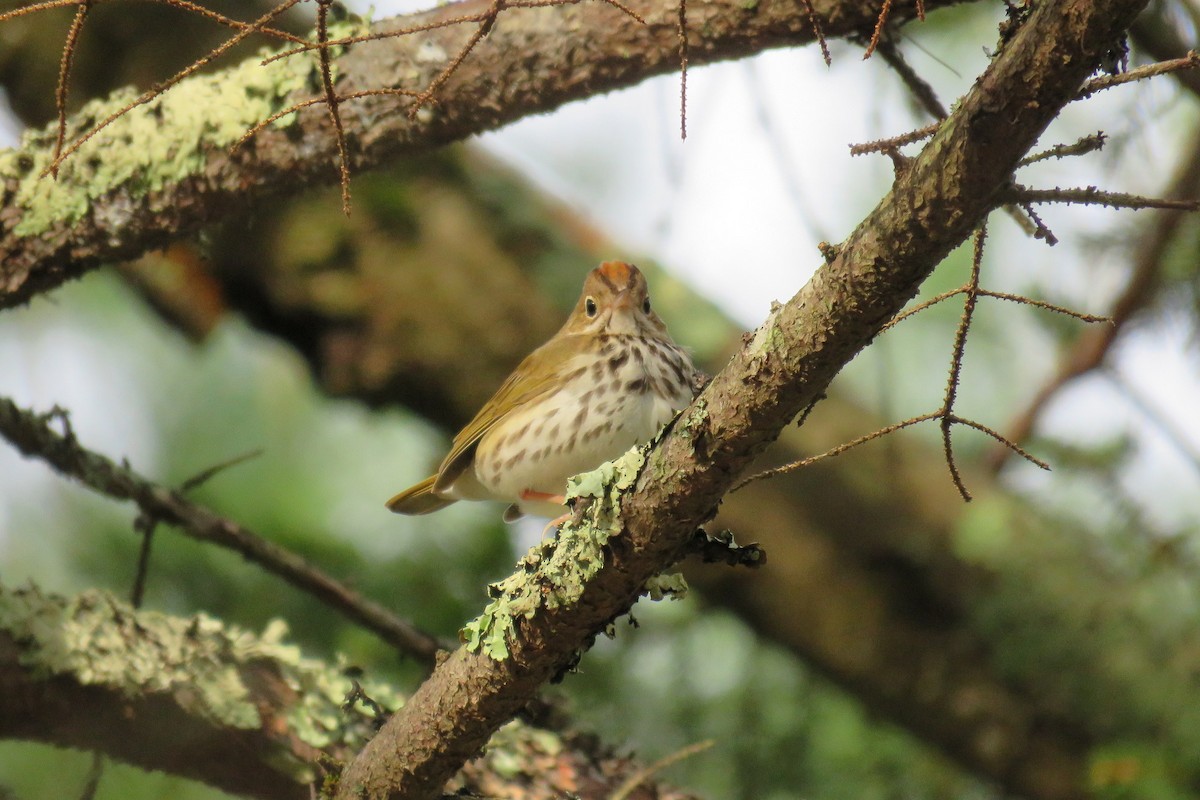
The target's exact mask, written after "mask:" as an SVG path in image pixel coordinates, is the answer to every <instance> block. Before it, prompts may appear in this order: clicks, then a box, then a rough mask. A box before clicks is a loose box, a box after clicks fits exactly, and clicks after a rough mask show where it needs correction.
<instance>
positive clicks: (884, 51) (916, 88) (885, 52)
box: [878, 37, 949, 121]
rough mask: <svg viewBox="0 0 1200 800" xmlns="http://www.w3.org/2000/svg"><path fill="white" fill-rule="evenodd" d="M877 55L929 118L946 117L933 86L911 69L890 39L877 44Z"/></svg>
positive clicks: (943, 107)
mask: <svg viewBox="0 0 1200 800" xmlns="http://www.w3.org/2000/svg"><path fill="white" fill-rule="evenodd" d="M878 50H879V55H881V56H883V60H884V63H886V64H887V65H888V66H889V67H891V68H892V71H893V72H895V73H896V75H898V76H899V77H900V80H901V81H902V82H903V83H904V85H905V86H907V87H908V91H909V93H911V94H912V96H913V97H914V98H915V99H916V101H917V103H918V104H919V105H920V106H921V108H923V109H925V111H926V113H928V114H929V116H931V117H933V118H934V119H936V120H939V121H940V120H943V119H945V118H946V117H947V116H948V113H949V112H947V111H946V107H945V106H944V105H943V104H942V101H941V100H939V99H938V96H937V92H936V91H935V90H934V88H933V86H931V85H930V84H929V82H928V81H926V80H925V79H924V78H922V77H921V76H920V75H918V74H917V71H916V70H914V69H913V68H912V65H911V64H909V63H908V60H907V59H905V58H904V54H903V53H901V52H900V48H899V47H897V46H896V43H895V42H894V41H892V40H891V39H890V38H886V37H885V38H883V39H881V40H880V41H879V44H878Z"/></svg>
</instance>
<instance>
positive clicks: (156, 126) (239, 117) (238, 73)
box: [0, 19, 365, 236]
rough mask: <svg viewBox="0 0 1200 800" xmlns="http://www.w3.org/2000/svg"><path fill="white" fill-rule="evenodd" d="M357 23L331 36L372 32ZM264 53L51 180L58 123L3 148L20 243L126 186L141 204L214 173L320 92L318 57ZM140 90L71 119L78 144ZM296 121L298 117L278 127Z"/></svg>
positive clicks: (3, 177) (113, 126) (115, 136)
mask: <svg viewBox="0 0 1200 800" xmlns="http://www.w3.org/2000/svg"><path fill="white" fill-rule="evenodd" d="M364 30H365V25H364V23H363V22H362V21H361V20H356V19H351V20H349V21H345V22H338V23H335V24H331V25H330V26H329V35H330V38H340V37H344V36H353V35H356V34H359V33H362V32H363V31H364ZM271 54H272V51H268V50H264V51H262V53H260V55H259V56H256V57H254V58H251V59H249V60H247V61H245V62H243V63H241V64H240V65H238V66H235V67H231V68H228V69H225V70H223V71H221V72H218V73H215V74H212V75H197V76H194V77H191V78H188V79H187V80H184V81H181V82H180V83H179V84H177V85H175V86H173V87H171V88H170V89H169V90H168V91H166V92H165V93H163V94H161V95H159V96H158V97H156V98H154V99H153V100H150V101H149V102H147V103H145V104H143V105H141V106H138V107H137V108H135V109H133V110H131V111H129V112H128V113H126V114H124V115H122V116H120V117H119V118H118V119H116V120H115V121H113V122H112V123H110V124H109V125H108V126H106V127H105V128H104V129H103V130H101V131H100V132H99V133H97V134H96V135H95V136H93V137H92V138H91V139H89V140H88V141H87V142H85V143H84V144H83V145H82V146H81V147H80V148H79V149H78V150H77V151H76V152H75V153H73V154H72V155H70V156H69V157H68V158H67V159H66V160H65V161H64V162H63V163H62V165H61V166H60V167H59V171H58V177H57V178H55V177H51V176H45V177H43V173H45V172H46V170H47V169H48V167H49V166H50V164H51V162H52V160H53V158H54V146H53V143H54V141H55V137H56V129H55V127H54V126H47V127H46V128H44V129H42V130H37V131H28V132H26V134H25V135H24V136H23V138H22V140H21V145H20V147H19V148H17V149H15V150H5V151H0V183H3V182H6V181H9V180H15V181H16V191H15V193H14V196H13V198H12V199H11V200H10V203H11V204H13V205H15V206H17V207H19V208H21V210H22V212H23V213H22V215H21V218H20V220H19V221H18V222H17V224H16V225H15V226H14V232H15V233H16V234H18V235H20V236H33V235H37V234H39V233H41V232H43V231H45V230H47V229H49V228H50V227H51V226H53V225H55V224H60V223H63V222H68V223H69V222H74V221H76V220H78V219H81V218H82V217H84V216H85V215H86V214H87V213H88V211H89V209H90V208H91V205H92V203H93V201H95V200H97V199H99V198H101V197H104V196H105V195H107V194H109V193H110V192H112V191H114V190H116V189H122V190H124V191H125V192H127V193H128V194H129V195H130V196H131V197H133V198H140V197H143V196H145V195H146V194H148V193H150V192H154V191H158V190H161V189H162V188H164V187H166V186H169V185H172V184H175V183H178V182H179V181H181V180H182V179H184V178H187V177H188V176H191V175H195V174H197V173H199V172H201V171H202V170H203V169H204V166H205V164H206V162H207V159H208V157H209V156H210V155H211V154H212V153H213V152H214V151H217V150H222V149H226V148H229V147H230V146H232V145H233V144H235V143H236V142H237V141H238V140H239V139H241V138H242V136H243V135H244V134H245V133H246V131H247V130H249V129H250V128H251V127H253V126H254V125H255V124H257V123H258V122H260V121H261V120H264V119H266V118H267V117H269V116H271V115H272V114H274V113H276V112H278V111H280V110H282V109H284V108H286V103H288V102H289V101H291V100H292V99H293V98H294V96H295V95H296V94H298V93H299V92H301V91H302V90H305V89H307V90H308V91H309V92H310V93H311V92H313V91H314V89H313V87H315V86H319V85H320V78H319V72H318V60H317V55H316V52H315V51H312V52H310V53H306V54H301V55H296V56H292V57H290V58H284V59H280V60H278V61H274V62H272V63H270V64H267V65H263V64H262V63H261V61H262V59H263V57H265V56H268V55H271ZM137 96H138V93H137V92H135V91H134V90H132V89H123V90H120V91H117V92H114V93H113V94H112V95H110V96H108V97H107V98H103V99H99V100H93V101H92V102H89V103H88V104H86V105H85V106H84V107H83V108H82V109H80V111H79V112H78V113H76V114H75V115H74V116H73V117H72V118H71V120H70V125H69V127H68V131H67V142H68V144H69V143H70V142H72V141H74V140H75V139H76V138H77V137H79V136H81V135H83V134H84V133H86V132H87V131H88V130H89V129H90V128H92V127H93V126H94V125H95V124H97V123H99V122H101V121H103V120H105V119H107V118H108V117H110V116H112V115H113V114H115V113H117V112H118V111H119V110H120V109H121V108H123V107H125V106H127V105H128V104H129V103H130V102H131V101H133V100H134V99H135V98H137ZM293 121H294V115H288V116H287V117H284V118H282V119H280V120H279V121H277V122H276V123H275V124H276V125H281V126H286V125H289V124H291V123H292V122H293Z"/></svg>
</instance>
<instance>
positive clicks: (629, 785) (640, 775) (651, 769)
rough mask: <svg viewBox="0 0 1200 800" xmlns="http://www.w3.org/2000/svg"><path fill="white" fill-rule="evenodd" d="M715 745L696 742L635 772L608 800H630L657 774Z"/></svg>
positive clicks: (705, 741)
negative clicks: (634, 792)
mask: <svg viewBox="0 0 1200 800" xmlns="http://www.w3.org/2000/svg"><path fill="white" fill-rule="evenodd" d="M714 744H716V740H714V739H705V740H704V741H703V742H696V743H695V744H690V745H688V746H687V747H683V748H680V749H679V750H676V751H675V752H674V753H671V754H670V755H669V756H666V757H664V758H660V759H659V760H658V761H655V762H654V763H653V764H651V765H650V766H648V767H643V768H642V769H640V770H638V771H637V772H635V773H634V774H633V775H630V776H629V778H628V779H626V781H625V782H624V783H622V784H621V785H620V786H619V787H617V790H616V791H614V792H613V793H612V794H611V795H609V798H608V800H628V798H629V796H630V795H631V794H633V791H634V789H636V788H638V787H639V786H641V785H642V784H643V783H645V782H646V781H647V780H649V779H650V778H652V777H653V776H654V775H655V773H658V772H662V771H663V770H664V769H666V768H667V767H669V766H671V765H672V764H676V763H678V762H680V761H682V760H684V759H685V758H691V757H692V756H694V755H696V754H697V753H703V752H704V751H705V750H707V749H708V748H710V747H712V746H713V745H714Z"/></svg>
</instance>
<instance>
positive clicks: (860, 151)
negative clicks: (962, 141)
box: [850, 120, 942, 156]
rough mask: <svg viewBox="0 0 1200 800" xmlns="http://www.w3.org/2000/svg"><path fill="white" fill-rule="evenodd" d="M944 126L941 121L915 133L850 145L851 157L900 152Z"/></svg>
mask: <svg viewBox="0 0 1200 800" xmlns="http://www.w3.org/2000/svg"><path fill="white" fill-rule="evenodd" d="M941 126H942V123H941V121H940V120H939V121H937V122H932V123H930V124H928V125H926V126H925V127H924V128H917V129H916V130H915V131H910V132H908V133H902V134H900V135H899V136H893V137H892V138H890V139H877V140H875V141H873V142H863V143H862V144H852V145H850V155H852V156H863V155H866V154H868V153H886V152H888V151H890V150H899V149H900V148H901V147H904V146H905V145H908V144H912V143H913V142H919V141H921V140H922V139H928V138H929V137H930V136H933V135H934V134H935V133H937V131H938V128H940V127H941Z"/></svg>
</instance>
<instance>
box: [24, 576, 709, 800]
mask: <svg viewBox="0 0 1200 800" xmlns="http://www.w3.org/2000/svg"><path fill="white" fill-rule="evenodd" d="M285 633H286V629H285V628H284V626H283V625H271V626H269V627H268V628H267V630H266V631H264V632H263V633H262V634H257V635H256V634H253V633H250V632H248V631H244V630H240V629H238V628H236V627H234V626H232V625H228V624H226V623H223V622H221V621H219V620H215V619H212V618H211V617H207V616H205V615H203V614H199V615H196V616H194V617H190V618H180V617H172V616H169V615H166V614H161V613H157V612H153V611H137V610H134V609H133V608H131V607H129V606H128V605H126V604H125V603H123V602H121V601H119V600H116V599H114V598H113V597H112V596H110V595H108V594H105V593H103V592H99V591H89V592H85V593H83V594H81V595H79V596H77V597H73V598H62V597H57V596H54V595H48V594H44V593H42V592H40V591H39V590H37V589H35V588H25V589H12V588H8V587H4V586H0V738H6V739H13V738H15V739H28V740H34V741H39V742H46V743H48V744H53V745H57V746H60V747H75V748H81V749H86V750H93V751H99V752H102V753H104V754H106V755H108V756H111V757H112V758H115V759H117V760H120V761H124V762H127V763H130V764H134V765H136V766H139V767H143V768H145V769H150V770H161V771H164V772H169V773H171V774H173V775H179V776H183V777H187V778H192V779H195V780H198V781H202V782H203V783H206V784H209V785H211V786H216V787H218V788H220V789H222V790H224V791H226V792H230V793H232V794H237V795H244V796H247V797H257V798H265V799H266V800H308V798H311V797H313V796H315V794H316V790H317V789H319V788H320V787H321V785H322V783H323V781H324V780H325V779H326V777H327V776H328V775H329V774H330V773H331V772H336V771H337V769H339V768H340V767H341V765H342V764H343V763H344V762H345V761H346V760H347V759H348V758H349V757H350V756H351V755H352V754H353V753H354V752H355V750H357V749H358V748H359V747H361V745H362V743H363V741H365V740H366V739H367V738H368V737H370V735H371V734H372V732H373V731H374V730H375V728H376V726H377V725H378V723H379V722H380V720H379V719H378V718H377V714H376V711H375V709H373V708H372V706H371V704H369V703H366V702H357V703H348V702H347V700H348V698H349V697H350V696H351V693H352V690H354V689H355V686H356V684H355V683H354V681H352V680H351V679H350V678H349V677H347V676H346V675H345V674H344V670H343V669H342V668H340V667H336V666H330V665H327V664H324V663H322V662H320V661H317V660H314V659H309V658H304V657H303V656H302V655H301V653H300V651H299V649H298V648H296V647H295V646H293V645H289V644H287V643H286V642H285V641H284V640H283V636H284V634H285ZM361 690H362V692H363V693H365V694H366V696H368V697H369V698H370V700H371V701H372V702H373V703H374V704H376V705H377V706H378V707H379V708H381V709H383V710H385V712H386V711H392V710H394V709H396V708H397V707H398V706H400V705H401V704H402V703H403V698H401V697H400V696H399V695H397V694H396V693H395V692H394V691H393V690H391V689H390V688H388V687H387V686H385V685H382V684H380V683H378V682H377V681H365V682H364V685H363V686H362V687H361ZM642 773H643V770H642V769H641V767H640V765H639V764H637V763H636V762H633V761H631V760H629V759H624V758H618V757H614V756H612V755H608V754H603V753H596V752H593V751H592V750H591V749H589V748H588V747H587V746H584V745H582V744H581V743H579V742H573V741H569V740H564V739H562V738H560V737H559V736H557V735H555V734H552V733H549V732H547V731H540V730H535V729H531V728H528V727H526V726H524V725H521V724H518V723H513V724H511V725H508V726H506V727H505V728H504V729H503V730H501V731H500V732H499V733H498V734H497V735H496V736H495V737H493V738H492V740H491V742H489V744H488V750H487V752H486V753H484V754H483V756H482V757H481V758H479V759H476V760H475V761H473V762H472V763H471V764H470V765H468V766H467V768H466V769H464V770H463V771H462V772H461V773H460V774H459V775H458V776H456V777H455V779H454V785H453V786H452V787H451V789H452V790H456V789H462V790H464V792H465V793H466V794H468V795H469V796H475V797H491V798H512V800H518V799H519V800H557V799H558V798H561V797H564V796H570V795H574V796H580V797H606V796H608V795H609V794H610V793H611V792H612V791H614V790H615V789H616V788H618V787H620V786H622V785H623V784H624V783H626V782H627V781H628V780H630V779H631V778H632V776H636V775H639V774H642ZM652 790H653V791H654V792H655V794H654V796H655V797H658V798H662V800H689V796H688V795H685V794H684V793H682V792H678V791H675V790H673V789H670V788H668V787H664V786H661V785H657V786H654V787H652Z"/></svg>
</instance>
